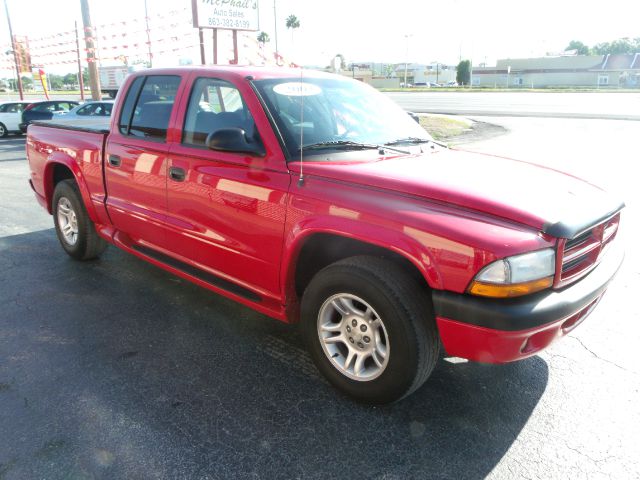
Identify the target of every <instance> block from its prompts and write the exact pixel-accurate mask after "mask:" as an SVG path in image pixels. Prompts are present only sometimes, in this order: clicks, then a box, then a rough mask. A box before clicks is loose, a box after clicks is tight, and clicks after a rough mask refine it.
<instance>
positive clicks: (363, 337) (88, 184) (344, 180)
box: [26, 66, 624, 403]
mask: <svg viewBox="0 0 640 480" xmlns="http://www.w3.org/2000/svg"><path fill="white" fill-rule="evenodd" d="M107 121H108V120H107ZM102 122H103V121H102V120H91V121H82V122H80V121H78V122H62V121H59V122H58V123H56V122H55V121H52V122H40V123H37V122H36V123H34V124H33V125H31V126H30V127H29V130H28V136H27V147H26V148H27V156H28V160H29V164H30V170H31V173H30V175H31V177H30V180H29V182H30V184H31V187H32V189H33V191H34V192H35V196H36V198H37V200H38V202H39V203H40V204H41V205H42V206H43V207H44V208H45V209H47V211H48V212H49V213H50V214H52V216H53V221H54V225H55V231H56V234H57V237H58V240H59V242H60V244H61V246H62V248H63V249H64V250H65V251H66V253H67V254H69V255H70V256H71V257H73V258H74V259H77V260H90V259H94V258H96V257H98V256H99V255H100V254H101V253H102V252H103V251H104V249H105V248H106V246H107V244H113V245H115V246H117V247H119V248H121V249H123V250H124V251H126V252H128V253H129V254H132V255H135V256H137V257H139V258H142V259H144V260H146V261H148V262H150V263H152V264H154V265H156V266H158V267H160V268H163V269H165V270H167V271H169V272H171V273H173V274H175V275H178V276H180V277H183V278H185V279H188V280H190V281H192V282H194V283H196V284H198V285H200V286H202V287H204V288H206V289H209V290H211V291H213V292H216V293H218V294H221V295H225V296H227V297H229V298H231V299H233V300H236V301H238V302H240V303H242V304H244V305H246V306H248V307H251V308H254V309H255V310H257V311H259V312H262V313H263V314H265V315H267V316H269V317H273V318H275V319H278V320H282V321H285V322H291V323H294V322H299V323H300V329H301V332H302V335H303V337H304V339H305V342H306V344H307V346H308V349H309V352H310V355H311V357H312V358H313V361H314V362H315V364H316V366H317V368H318V369H319V370H320V372H322V374H323V375H324V376H326V378H327V379H328V380H329V381H330V382H331V383H332V384H333V385H334V386H335V387H336V388H337V389H339V390H340V391H342V392H344V393H346V394H348V395H350V396H352V397H354V398H355V399H357V400H360V401H363V402H369V403H388V402H392V401H395V400H398V399H400V398H403V397H404V396H406V395H408V394H410V393H411V392H413V391H415V390H416V389H417V388H418V387H420V385H422V384H423V382H424V381H425V380H426V379H427V378H428V377H429V375H430V373H431V372H432V370H433V368H434V366H435V365H436V363H437V361H438V359H439V358H440V352H441V351H442V350H444V352H446V354H447V355H450V356H454V357H462V358H466V359H470V360H473V361H478V362H486V363H502V362H511V361H514V360H519V359H523V358H526V357H529V356H531V355H534V354H536V353H537V352H539V351H541V350H542V349H544V348H545V347H547V346H548V345H550V344H551V342H553V341H554V340H555V339H557V338H559V337H562V336H563V335H566V334H567V333H568V332H570V331H571V330H572V329H574V328H575V327H576V326H577V325H578V324H580V323H581V322H582V321H583V320H584V319H585V318H586V317H587V316H588V315H589V313H591V311H592V310H593V309H594V308H595V306H596V305H597V304H598V301H599V300H600V299H601V298H602V295H603V294H604V292H605V290H606V289H607V286H608V285H609V283H610V281H611V279H612V278H613V277H614V275H615V273H616V272H617V270H618V268H619V266H620V265H621V262H622V259H623V252H622V249H621V247H620V245H619V244H620V240H619V239H617V238H616V237H617V232H618V226H619V222H620V212H621V210H622V209H623V207H624V204H623V203H622V202H621V201H620V200H618V199H617V198H615V196H613V195H611V194H609V193H606V192H605V191H603V190H602V189H600V188H598V187H596V186H594V185H592V184H590V183H588V182H585V181H583V180H580V179H578V178H576V177H574V176H571V175H568V174H564V173H561V172H558V171H556V170H553V169H550V168H545V167H542V166H537V165H534V164H531V163H525V162H520V161H516V160H511V159H506V158H500V157H497V156H491V155H481V154H476V153H471V152H467V151H463V150H457V149H450V148H447V147H446V146H443V145H440V144H439V143H437V142H435V141H434V140H433V139H432V138H431V137H430V136H429V134H428V133H427V132H425V131H424V129H422V128H421V127H420V125H418V124H417V123H416V122H415V121H414V120H413V119H412V118H411V116H409V115H407V113H406V112H405V111H403V110H402V109H400V108H399V107H398V106H397V105H395V104H394V103H393V102H392V101H391V100H389V99H388V98H386V97H385V96H384V95H383V94H380V93H378V92H376V91H375V90H374V89H372V88H370V87H369V86H367V85H365V84H363V83H361V82H358V81H354V80H351V79H348V78H343V77H339V76H334V75H330V74H325V73H320V72H312V71H308V70H302V71H301V70H300V69H286V68H261V67H238V66H235V67H215V68H212V67H201V68H199V67H189V68H176V69H155V70H153V69H152V70H145V71H143V72H138V73H134V74H132V75H130V76H129V77H128V78H127V80H126V81H125V83H124V85H123V87H122V89H121V90H120V92H119V93H118V96H117V99H116V103H115V105H114V110H113V115H112V118H111V120H110V123H102Z"/></svg>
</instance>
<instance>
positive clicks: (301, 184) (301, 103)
mask: <svg viewBox="0 0 640 480" xmlns="http://www.w3.org/2000/svg"><path fill="white" fill-rule="evenodd" d="M302 71H303V68H302V65H300V178H299V179H298V187H302V186H303V185H304V173H303V171H302V168H303V167H302V165H303V160H302V158H303V156H304V93H305V92H304V84H303V83H302Z"/></svg>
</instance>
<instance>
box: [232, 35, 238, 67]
mask: <svg viewBox="0 0 640 480" xmlns="http://www.w3.org/2000/svg"><path fill="white" fill-rule="evenodd" d="M233 64H234V65H237V64H238V31H237V30H234V31H233Z"/></svg>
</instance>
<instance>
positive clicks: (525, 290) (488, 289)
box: [468, 276, 553, 298]
mask: <svg viewBox="0 0 640 480" xmlns="http://www.w3.org/2000/svg"><path fill="white" fill-rule="evenodd" d="M551 285H553V276H551V277H546V278H541V279H539V280H532V281H530V282H523V283H512V284H496V283H482V282H478V281H476V280H474V281H473V282H472V283H471V285H470V286H469V290H468V291H469V293H471V294H472V295H478V296H481V297H493V298H511V297H520V296H522V295H528V294H530V293H535V292H539V291H540V290H544V289H545V288H549V287H550V286H551Z"/></svg>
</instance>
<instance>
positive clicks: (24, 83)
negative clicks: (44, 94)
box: [21, 77, 33, 89]
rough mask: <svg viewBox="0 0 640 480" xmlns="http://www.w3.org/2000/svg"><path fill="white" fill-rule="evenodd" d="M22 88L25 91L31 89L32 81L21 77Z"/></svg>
mask: <svg viewBox="0 0 640 480" xmlns="http://www.w3.org/2000/svg"><path fill="white" fill-rule="evenodd" d="M21 79H22V86H23V87H24V88H26V89H31V88H32V87H33V79H32V78H31V77H22V78H21Z"/></svg>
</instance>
